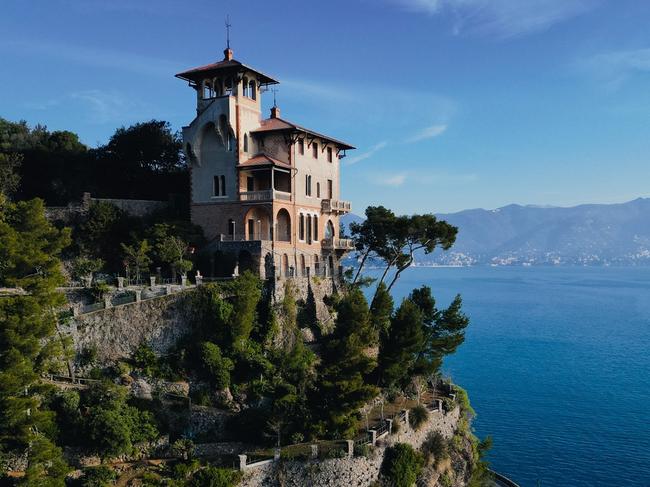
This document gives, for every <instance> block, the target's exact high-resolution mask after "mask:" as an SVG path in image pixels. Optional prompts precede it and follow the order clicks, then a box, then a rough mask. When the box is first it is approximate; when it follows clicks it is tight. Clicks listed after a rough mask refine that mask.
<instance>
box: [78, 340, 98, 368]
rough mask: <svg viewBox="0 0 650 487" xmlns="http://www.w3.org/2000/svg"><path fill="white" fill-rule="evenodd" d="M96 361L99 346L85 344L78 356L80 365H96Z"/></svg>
mask: <svg viewBox="0 0 650 487" xmlns="http://www.w3.org/2000/svg"><path fill="white" fill-rule="evenodd" d="M95 362H97V346H95V345H88V346H85V347H84V348H83V349H82V350H81V352H79V355H78V356H77V363H78V364H79V367H87V366H89V365H95Z"/></svg>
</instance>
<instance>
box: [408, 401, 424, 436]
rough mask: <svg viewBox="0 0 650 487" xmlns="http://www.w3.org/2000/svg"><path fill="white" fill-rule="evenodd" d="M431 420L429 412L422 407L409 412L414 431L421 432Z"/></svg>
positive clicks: (416, 407)
mask: <svg viewBox="0 0 650 487" xmlns="http://www.w3.org/2000/svg"><path fill="white" fill-rule="evenodd" d="M428 418H429V411H427V408H425V407H424V406H422V405H418V406H415V407H414V408H412V409H411V411H409V424H410V425H411V427H412V428H413V429H414V430H419V429H420V428H421V427H422V425H424V423H426V421H427V419H428Z"/></svg>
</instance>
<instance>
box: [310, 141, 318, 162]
mask: <svg viewBox="0 0 650 487" xmlns="http://www.w3.org/2000/svg"><path fill="white" fill-rule="evenodd" d="M311 150H312V154H313V155H314V159H318V144H317V143H316V142H314V143H313V144H312V146H311Z"/></svg>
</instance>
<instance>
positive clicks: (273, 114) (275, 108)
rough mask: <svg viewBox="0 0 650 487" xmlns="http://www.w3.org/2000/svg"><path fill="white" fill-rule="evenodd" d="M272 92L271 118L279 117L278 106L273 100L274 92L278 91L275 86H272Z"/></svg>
mask: <svg viewBox="0 0 650 487" xmlns="http://www.w3.org/2000/svg"><path fill="white" fill-rule="evenodd" d="M271 91H272V92H273V107H272V108H271V118H280V108H279V107H278V104H277V102H276V100H275V94H276V93H277V92H278V90H277V89H276V88H272V89H271Z"/></svg>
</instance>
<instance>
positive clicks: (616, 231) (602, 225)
mask: <svg viewBox="0 0 650 487" xmlns="http://www.w3.org/2000/svg"><path fill="white" fill-rule="evenodd" d="M438 217H439V218H441V219H445V220H447V221H448V222H449V223H451V224H453V225H456V226H458V227H459V234H458V239H457V241H456V244H455V245H454V247H453V248H452V249H451V250H450V251H448V252H435V253H434V254H432V255H419V256H418V258H417V264H418V265H432V264H439V265H477V264H482V265H562V264H566V265H650V199H647V198H646V199H644V198H639V199H636V200H634V201H630V202H628V203H622V204H611V205H580V206H575V207H571V208H556V207H535V206H520V205H508V206H504V207H503V208H498V209H496V210H483V209H475V210H465V211H461V212H458V213H450V214H441V215H438ZM358 218H360V217H358V216H357V215H347V216H346V217H345V218H344V223H345V224H349V222H350V221H354V219H358Z"/></svg>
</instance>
